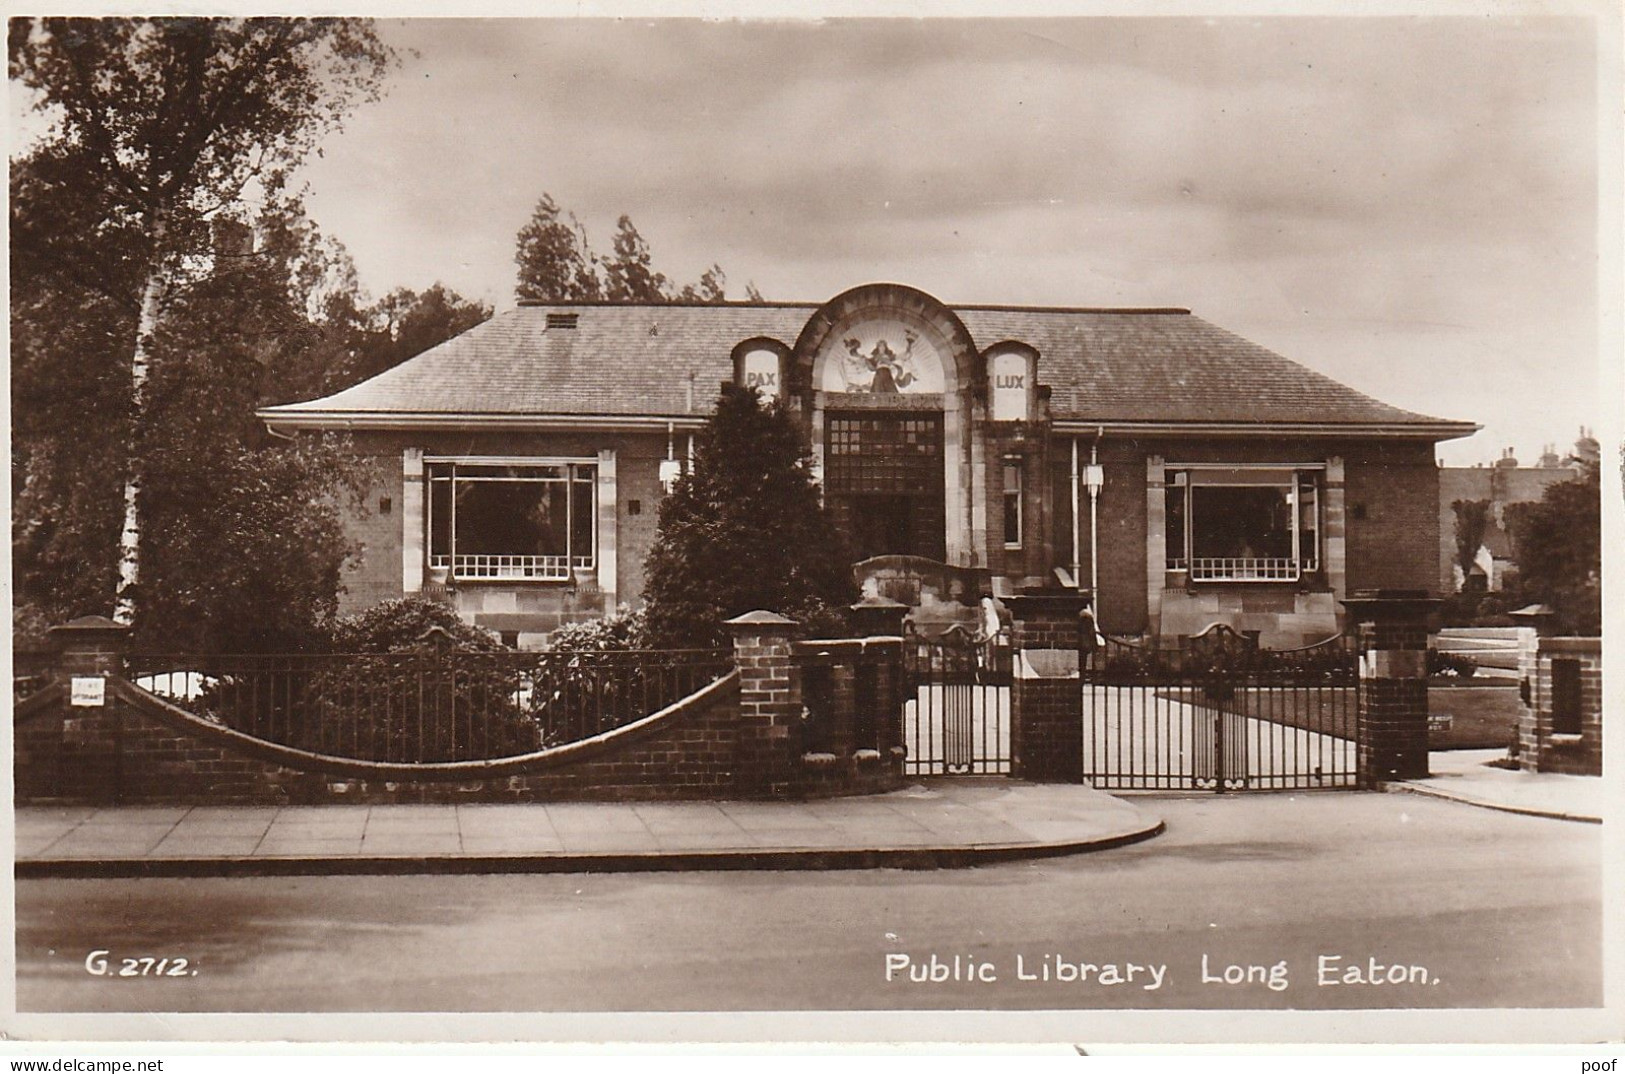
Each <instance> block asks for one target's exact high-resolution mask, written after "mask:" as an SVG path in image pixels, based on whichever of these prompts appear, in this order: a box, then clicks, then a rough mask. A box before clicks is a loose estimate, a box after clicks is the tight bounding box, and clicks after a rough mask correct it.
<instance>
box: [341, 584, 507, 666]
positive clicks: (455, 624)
mask: <svg viewBox="0 0 1625 1074" xmlns="http://www.w3.org/2000/svg"><path fill="white" fill-rule="evenodd" d="M435 629H439V630H442V631H444V632H445V634H446V636H447V637H448V638H449V639H450V645H451V647H452V648H454V649H456V650H457V651H459V652H476V653H489V652H499V651H502V650H503V649H504V646H503V644H502V642H501V641H500V640H498V639H497V638H496V637H495V636H494V635H493V634H491V632H490V631H487V630H481V629H480V628H479V627H476V626H470V625H469V624H468V623H465V622H463V621H462V620H461V619H459V618H458V617H457V612H456V610H455V609H453V608H451V607H450V606H449V605H446V604H442V603H440V602H439V601H434V600H425V599H423V598H422V597H403V598H401V599H400V600H386V601H384V602H383V603H382V604H378V605H375V606H373V607H371V608H368V609H367V610H366V611H364V612H360V613H358V614H356V615H347V616H345V617H343V618H341V619H339V620H338V621H337V622H336V623H335V624H334V625H333V630H332V637H331V648H332V650H333V651H334V652H338V653H400V652H409V651H411V650H412V649H414V648H416V647H417V646H419V645H422V644H423V641H424V635H425V634H428V633H429V632H430V631H431V630H435Z"/></svg>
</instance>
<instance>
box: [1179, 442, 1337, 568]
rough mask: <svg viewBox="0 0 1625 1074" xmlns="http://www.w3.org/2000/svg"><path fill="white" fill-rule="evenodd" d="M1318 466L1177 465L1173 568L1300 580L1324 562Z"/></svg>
mask: <svg viewBox="0 0 1625 1074" xmlns="http://www.w3.org/2000/svg"><path fill="white" fill-rule="evenodd" d="M1319 473H1320V471H1319V470H1318V469H1302V468H1299V469H1286V468H1277V467H1219V466H1204V467H1190V468H1188V469H1176V470H1170V471H1169V473H1168V485H1167V513H1166V524H1167V558H1168V569H1169V570H1178V571H1187V572H1188V573H1189V576H1190V578H1191V580H1192V581H1198V582H1201V581H1207V582H1295V581H1297V580H1298V579H1299V578H1301V577H1303V576H1304V575H1305V574H1309V573H1312V572H1314V571H1316V570H1318V569H1319V568H1320V529H1321V527H1320V492H1319Z"/></svg>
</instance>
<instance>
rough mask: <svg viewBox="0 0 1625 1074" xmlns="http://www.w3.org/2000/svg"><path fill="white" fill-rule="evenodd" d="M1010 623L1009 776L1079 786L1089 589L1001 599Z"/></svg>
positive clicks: (1028, 594)
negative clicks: (1082, 672)
mask: <svg viewBox="0 0 1625 1074" xmlns="http://www.w3.org/2000/svg"><path fill="white" fill-rule="evenodd" d="M1006 603H1007V604H1008V605H1009V608H1010V614H1011V616H1012V617H1013V619H1014V626H1013V628H1012V631H1011V639H1010V640H1011V648H1012V650H1013V652H1014V666H1013V672H1014V678H1013V680H1012V683H1011V700H1010V722H1011V730H1010V734H1011V742H1010V745H1011V755H1012V758H1013V761H1014V764H1013V766H1012V767H1013V769H1014V772H1013V774H1014V775H1015V776H1017V777H1018V778H1021V779H1030V780H1033V781H1035V782H1040V783H1082V782H1083V692H1082V691H1083V684H1082V681H1081V680H1080V678H1079V675H1078V669H1079V649H1080V648H1081V647H1083V646H1084V645H1085V644H1092V642H1093V634H1092V624H1093V620H1092V619H1090V620H1088V623H1089V624H1090V634H1089V637H1088V639H1087V642H1086V640H1085V628H1084V627H1083V626H1082V624H1083V623H1084V622H1085V616H1084V612H1085V611H1087V610H1088V609H1089V606H1090V603H1091V595H1090V594H1089V593H1088V592H1086V591H1070V590H1069V591H1058V592H1052V593H1051V592H1045V593H1027V594H1022V595H1020V596H1015V597H1010V598H1008V599H1007V600H1006Z"/></svg>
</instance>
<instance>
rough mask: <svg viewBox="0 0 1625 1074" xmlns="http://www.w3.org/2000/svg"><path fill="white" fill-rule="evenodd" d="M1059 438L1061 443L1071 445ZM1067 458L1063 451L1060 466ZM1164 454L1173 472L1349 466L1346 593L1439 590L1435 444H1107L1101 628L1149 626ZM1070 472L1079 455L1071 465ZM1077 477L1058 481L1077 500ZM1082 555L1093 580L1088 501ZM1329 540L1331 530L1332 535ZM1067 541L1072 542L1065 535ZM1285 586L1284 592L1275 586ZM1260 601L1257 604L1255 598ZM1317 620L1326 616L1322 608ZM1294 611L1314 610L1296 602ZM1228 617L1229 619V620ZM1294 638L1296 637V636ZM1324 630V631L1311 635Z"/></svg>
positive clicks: (1063, 554) (1083, 506) (1252, 589)
mask: <svg viewBox="0 0 1625 1074" xmlns="http://www.w3.org/2000/svg"><path fill="white" fill-rule="evenodd" d="M1063 443H1064V440H1057V441H1056V444H1057V445H1060V444H1063ZM1063 454H1066V452H1063V451H1062V450H1061V449H1060V448H1059V447H1057V448H1056V449H1055V451H1054V452H1053V455H1054V456H1055V460H1056V463H1055V465H1056V466H1057V467H1059V466H1060V461H1059V460H1060V459H1061V456H1062V455H1063ZM1152 455H1158V456H1161V457H1162V458H1163V459H1164V460H1165V464H1166V465H1167V466H1168V467H1171V468H1177V467H1178V466H1179V465H1180V464H1181V463H1215V462H1219V463H1222V462H1238V463H1239V462H1249V463H1282V464H1291V463H1325V462H1326V461H1327V460H1329V459H1332V458H1341V459H1342V460H1343V461H1344V476H1345V482H1346V484H1345V519H1344V527H1345V529H1344V534H1345V537H1346V541H1347V545H1346V547H1347V562H1346V569H1347V573H1346V580H1345V585H1346V590H1347V591H1348V592H1353V591H1354V590H1356V589H1376V588H1384V589H1388V588H1396V589H1426V590H1430V591H1431V590H1433V589H1434V588H1435V587H1436V585H1437V582H1438V574H1439V565H1438V560H1439V549H1440V543H1439V542H1440V536H1439V517H1438V501H1439V485H1438V468H1437V466H1436V465H1435V464H1434V458H1433V445H1432V444H1429V443H1410V442H1395V443H1383V442H1377V441H1369V440H1365V441H1360V440H1354V441H1340V440H1308V439H1287V438H1279V439H1257V440H1170V439H1155V438H1145V439H1134V440H1128V439H1122V438H1112V437H1107V438H1106V439H1104V440H1102V441H1101V443H1100V458H1101V463H1102V465H1103V467H1104V473H1105V481H1106V484H1105V487H1104V489H1103V490H1102V492H1101V496H1100V511H1099V514H1100V520H1099V524H1100V535H1099V553H1100V592H1099V593H1098V594H1097V600H1098V606H1099V611H1100V616H1101V626H1102V629H1104V630H1105V631H1107V632H1108V633H1113V634H1139V633H1142V632H1144V631H1146V630H1147V629H1148V627H1149V609H1148V594H1147V589H1148V576H1147V572H1148V570H1150V569H1158V568H1160V564H1158V563H1148V562H1147V550H1146V527H1147V524H1148V523H1147V502H1146V459H1147V458H1148V457H1149V456H1152ZM1066 462H1067V465H1068V467H1070V456H1069V455H1067V459H1066ZM1067 480H1068V478H1061V479H1059V480H1057V493H1058V494H1059V495H1069V493H1068V488H1067ZM1054 509H1055V512H1056V515H1057V516H1059V515H1060V514H1062V513H1066V514H1068V515H1069V514H1070V511H1071V504H1070V502H1069V500H1065V501H1062V500H1058V501H1057V502H1056V503H1055V507H1054ZM1079 514H1080V531H1081V532H1080V537H1081V539H1080V541H1079V544H1080V558H1081V559H1082V561H1083V564H1084V574H1085V577H1087V573H1088V566H1087V565H1088V560H1089V532H1088V525H1089V522H1088V498H1087V496H1086V495H1085V496H1082V497H1081V498H1080V502H1079ZM1054 531H1055V533H1056V535H1057V540H1056V545H1055V549H1056V551H1055V555H1056V556H1057V557H1058V558H1057V562H1060V561H1062V560H1064V559H1068V558H1070V556H1071V549H1070V544H1069V539H1070V518H1068V519H1067V521H1066V523H1065V524H1064V525H1063V524H1062V523H1061V522H1060V521H1059V520H1058V521H1057V522H1056V524H1055V527H1054ZM1326 535H1327V536H1330V535H1331V534H1330V531H1329V530H1328V531H1327V533H1326ZM1062 537H1066V538H1067V540H1066V541H1063V540H1062V539H1061V538H1062ZM1203 588H1204V589H1206V590H1208V591H1210V592H1211V591H1216V590H1219V589H1228V590H1230V591H1233V592H1235V593H1237V594H1240V593H1242V592H1246V593H1249V594H1252V595H1253V596H1257V595H1259V594H1261V593H1263V592H1264V591H1265V590H1266V589H1268V588H1271V587H1268V586H1266V585H1264V584H1262V583H1252V584H1245V585H1234V586H1229V587H1221V586H1211V585H1210V586H1206V587H1203ZM1274 588H1276V589H1280V588H1281V587H1274ZM1253 603H1254V604H1257V603H1258V602H1257V601H1256V600H1255V601H1253ZM1312 611H1313V614H1314V615H1315V616H1318V617H1320V618H1324V616H1323V614H1322V612H1323V609H1322V608H1321V607H1320V605H1319V604H1317V605H1316V606H1315V608H1314V609H1312ZM1290 614H1292V615H1296V616H1299V617H1303V616H1305V615H1309V614H1310V612H1308V611H1305V610H1304V609H1303V608H1300V607H1298V606H1296V605H1294V606H1293V607H1292V608H1291V609H1290ZM1221 618H1222V617H1221ZM1286 633H1288V634H1290V633H1291V631H1287V632H1286ZM1300 633H1305V634H1307V633H1321V631H1320V629H1319V627H1318V626H1317V627H1316V628H1315V629H1314V630H1312V631H1300Z"/></svg>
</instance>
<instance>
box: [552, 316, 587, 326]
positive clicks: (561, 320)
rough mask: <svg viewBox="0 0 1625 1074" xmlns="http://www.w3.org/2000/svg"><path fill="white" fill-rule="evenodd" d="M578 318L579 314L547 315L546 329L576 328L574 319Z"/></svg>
mask: <svg viewBox="0 0 1625 1074" xmlns="http://www.w3.org/2000/svg"><path fill="white" fill-rule="evenodd" d="M580 316H581V314H579V313H549V314H548V315H547V327H549V328H574V327H575V326H576V319H577V318H579V317H580Z"/></svg>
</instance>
